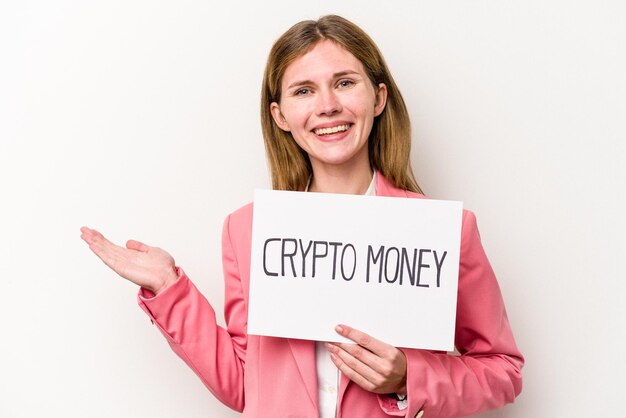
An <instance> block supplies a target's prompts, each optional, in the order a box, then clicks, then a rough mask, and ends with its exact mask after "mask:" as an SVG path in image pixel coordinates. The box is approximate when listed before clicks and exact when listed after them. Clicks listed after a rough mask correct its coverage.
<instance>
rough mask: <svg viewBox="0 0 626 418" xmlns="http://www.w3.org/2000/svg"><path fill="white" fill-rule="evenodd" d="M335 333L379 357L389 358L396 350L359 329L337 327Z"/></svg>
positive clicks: (343, 326)
mask: <svg viewBox="0 0 626 418" xmlns="http://www.w3.org/2000/svg"><path fill="white" fill-rule="evenodd" d="M335 331H337V333H338V334H339V335H341V336H343V337H346V338H348V339H350V340H352V341H354V342H355V343H357V344H358V345H360V346H361V347H365V348H367V349H368V350H369V351H371V352H372V353H374V354H376V355H377V356H379V357H386V356H388V355H389V354H390V352H391V351H392V350H393V349H394V347H393V346H391V345H389V344H386V343H384V342H382V341H380V340H377V339H376V338H374V337H372V336H371V335H369V334H366V333H364V332H362V331H359V330H358V329H355V328H351V327H349V326H347V325H343V324H341V325H337V326H336V327H335Z"/></svg>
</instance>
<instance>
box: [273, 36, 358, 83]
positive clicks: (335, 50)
mask: <svg viewBox="0 0 626 418" xmlns="http://www.w3.org/2000/svg"><path fill="white" fill-rule="evenodd" d="M343 71H354V72H357V73H359V74H361V75H362V76H363V77H366V74H365V69H364V67H363V64H362V63H361V61H359V60H358V59H357V58H356V57H355V56H354V55H352V54H351V53H350V52H349V51H348V50H347V49H345V48H344V47H342V46H341V45H339V44H337V43H335V42H333V41H330V40H323V41H320V42H318V43H317V44H316V45H315V46H314V47H313V49H311V50H310V51H309V52H307V53H306V54H304V55H302V56H300V57H298V58H296V59H295V60H294V61H293V62H292V63H291V64H289V66H288V67H287V69H286V70H285V74H284V75H283V80H282V83H281V84H282V86H283V87H287V86H289V85H290V84H291V83H294V82H298V81H303V80H310V81H314V82H315V81H322V80H324V79H326V78H329V77H330V78H332V76H333V75H334V74H335V73H338V72H343Z"/></svg>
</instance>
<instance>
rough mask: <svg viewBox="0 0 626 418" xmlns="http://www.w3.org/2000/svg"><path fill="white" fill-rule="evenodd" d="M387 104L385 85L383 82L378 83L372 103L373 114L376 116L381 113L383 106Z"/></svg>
mask: <svg viewBox="0 0 626 418" xmlns="http://www.w3.org/2000/svg"><path fill="white" fill-rule="evenodd" d="M386 105H387V86H386V85H385V83H380V84H379V85H378V90H377V91H376V104H375V105H374V116H378V115H380V114H381V113H383V110H385V106H386Z"/></svg>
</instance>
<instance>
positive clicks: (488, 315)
mask: <svg viewBox="0 0 626 418" xmlns="http://www.w3.org/2000/svg"><path fill="white" fill-rule="evenodd" d="M455 346H456V348H457V351H458V352H459V355H453V354H448V353H444V352H433V351H426V350H414V349H403V351H404V353H405V354H406V357H407V393H408V398H407V399H408V408H406V409H405V410H402V411H400V410H398V409H397V407H396V403H395V402H391V401H390V400H389V398H387V399H385V398H383V397H380V398H379V400H380V405H381V407H382V408H383V409H384V410H385V411H386V412H387V413H388V414H390V415H399V416H407V417H414V416H416V414H418V412H419V411H423V416H424V417H429V418H431V417H432V418H435V417H441V418H443V417H446V418H451V417H462V416H468V415H472V414H476V413H479V412H483V411H487V410H490V409H495V408H499V407H501V406H503V405H505V404H507V403H510V402H513V400H514V399H515V397H516V396H517V395H518V394H519V393H520V392H521V390H522V375H521V368H522V366H523V364H524V358H523V357H522V355H521V353H520V352H519V350H518V348H517V346H516V344H515V340H514V338H513V333H512V332H511V327H510V325H509V321H508V318H507V315H506V310H505V307H504V302H503V300H502V295H501V293H500V288H499V286H498V282H497V280H496V277H495V274H494V272H493V270H492V268H491V265H490V264H489V261H488V260H487V256H486V255H485V252H484V250H483V247H482V244H481V242H480V236H479V233H478V227H477V225H476V217H475V216H474V214H473V213H472V212H470V211H464V213H463V226H462V234H461V254H460V265H459V286H458V298H457V314H456V329H455ZM418 416H421V415H418Z"/></svg>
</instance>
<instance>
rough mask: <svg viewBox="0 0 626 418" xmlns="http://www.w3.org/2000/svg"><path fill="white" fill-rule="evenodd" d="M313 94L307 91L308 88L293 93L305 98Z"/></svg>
mask: <svg viewBox="0 0 626 418" xmlns="http://www.w3.org/2000/svg"><path fill="white" fill-rule="evenodd" d="M309 93H311V90H309V89H306V88H302V89H298V90H296V91H294V92H293V95H294V96H305V95H307V94H309Z"/></svg>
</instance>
